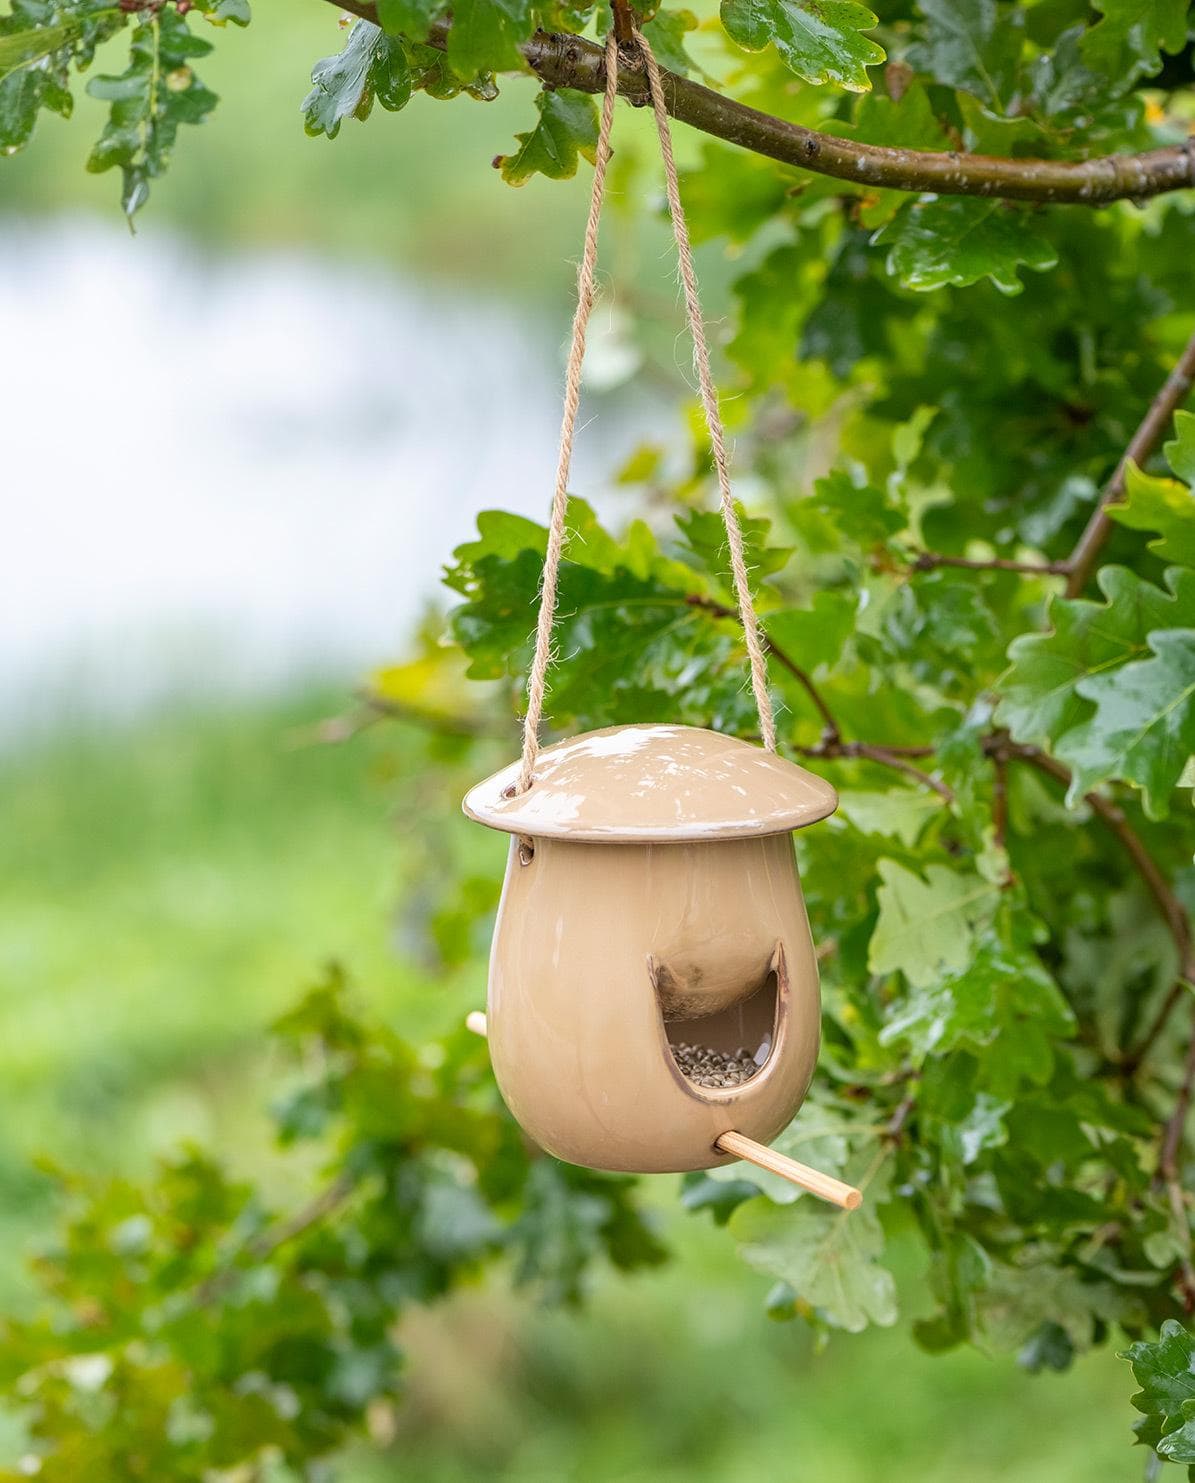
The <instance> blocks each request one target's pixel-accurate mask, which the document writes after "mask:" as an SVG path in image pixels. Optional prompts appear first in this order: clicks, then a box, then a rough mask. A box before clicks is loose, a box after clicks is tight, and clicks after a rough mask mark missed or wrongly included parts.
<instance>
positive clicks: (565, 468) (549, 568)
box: [516, 30, 776, 793]
mask: <svg viewBox="0 0 1195 1483" xmlns="http://www.w3.org/2000/svg"><path fill="white" fill-rule="evenodd" d="M634 36H635V41H636V43H637V44H638V46H639V49H640V51H641V53H642V55H643V62H644V66H645V67H646V69H647V78H648V86H649V91H650V94H651V102H652V111H653V112H654V114H655V119H656V131H657V133H658V134H659V136H660V153H661V155H662V156H663V160H664V180H665V186H666V190H667V196H668V210H669V213H670V215H671V217H672V230H673V235H674V237H675V238H676V253H677V259H678V262H679V265H680V279H681V285H682V287H683V289H684V296H685V313H686V316H687V318H688V322H689V332H690V334H691V336H692V339H693V368H694V370H695V372H696V374H697V382H698V386H699V387H700V392H701V404H702V407H703V408H704V411H705V421H706V426H707V427H708V428H709V435H710V447H711V449H712V451H713V457H714V468H715V470H716V472H717V475H718V491H719V497H720V505H721V512H722V523H723V525H724V526H725V529H726V541H727V545H728V547H729V549H730V565H731V570H732V572H733V575H734V589H735V595H736V597H737V599H738V608H739V619H740V621H741V623H742V626H743V635H744V637H745V639H746V643H747V654H748V657H749V659H750V662H751V689H752V691H753V693H754V696H755V706H756V709H757V711H758V712H759V728H760V733H761V735H762V737H763V744H764V746H765V747H766V748H767V749H768V751H769V752H774V751H775V750H776V723H775V720H774V718H773V716H772V701H771V697H770V696H769V695H768V680H767V659H766V657H765V653H764V645H763V640H762V638H761V636H760V632H759V621H758V619H757V618H756V616H755V605H754V603H753V602H752V600H751V585H750V581H749V579H748V575H747V560H746V555H745V553H744V551H743V532H742V528H741V526H740V524H739V517H738V511H737V510H736V509H735V507H734V497H733V495H732V494H731V490H730V472H729V467H728V460H727V454H726V437H725V433H724V431H723V427H722V415H721V412H720V411H719V408H718V392H717V389H716V387H715V386H714V380H713V375H712V372H711V370H710V354H709V346H708V344H707V342H706V337H705V321H704V319H703V318H702V313H701V298H700V295H699V293H698V288H697V272H696V269H695V268H694V266H693V249H692V246H691V244H690V241H689V229H688V224H687V223H686V221H685V212H684V207H683V206H682V204H681V199H680V182H679V180H678V179H677V172H676V160H675V157H674V156H673V152H672V134H671V131H670V129H669V126H668V111H667V108H666V107H665V105H664V86H663V80H662V78H661V76H660V68H659V64H658V63H657V62H656V59H655V55H654V54H653V52H652V49H651V47H650V46H649V44H648V42H647V40H646V38H645V37H644V35H643V33H642V32H641V31H639V30H636V31H635V33H634ZM605 67H606V88H605V93H604V95H603V98H602V116H601V123H600V125H599V128H598V142H597V157H596V159H595V162H594V172H593V190H592V193H591V195H590V199H589V218H588V220H587V222H586V225H585V246H584V250H583V252H582V254H581V263H580V266H579V268H578V269H577V308H576V311H575V313H574V315H573V332H572V344H571V346H570V348H569V356H568V365H567V368H566V370H565V376H564V414H563V417H562V420H561V426H560V449H559V454H558V457H557V464H556V489H555V493H554V494H553V496H552V514H551V519H550V521H549V524H548V549H547V552H546V554H545V556H544V575H543V583H542V586H541V589H540V605H539V617H538V619H537V621H536V628H535V658H534V660H533V661H532V665H531V674H530V676H529V678H528V682H527V714H526V716H525V718H524V721H523V760H522V766H521V768H520V771H519V780H518V783H517V784H516V792H519V793H523V792H526V790H527V789H528V788H530V787H531V784H532V782H533V781H534V779H535V763H536V758H537V757H538V755H539V728H540V722H541V721H542V719H543V710H544V694H545V690H546V686H547V675H548V668H549V666H550V665H551V662H552V626H553V623H554V621H555V618H556V598H557V591H558V587H559V579H560V562H561V558H562V556H563V552H564V538H565V515H566V513H567V509H568V479H569V469H570V467H571V464H572V457H573V439H574V436H575V434H576V427H577V411H578V408H579V406H580V402H581V367H582V363H583V362H584V359H585V335H586V331H587V329H588V327H589V317H590V314H591V313H592V311H593V303H594V297H595V287H594V280H595V270H596V267H597V249H598V225H599V223H600V221H601V214H602V200H603V197H604V195H605V189H606V167H607V166H608V165H609V163H610V134H611V130H612V128H613V125H614V100H615V98H616V97H617V94H618V44H617V42H616V40H615V37H614V32H613V30H611V31H610V32H609V33H608V34H607V36H606V58H605Z"/></svg>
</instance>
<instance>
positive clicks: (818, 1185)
mask: <svg viewBox="0 0 1195 1483" xmlns="http://www.w3.org/2000/svg"><path fill="white" fill-rule="evenodd" d="M714 1147H715V1148H716V1149H717V1150H718V1152H719V1153H730V1154H733V1155H734V1156H735V1158H736V1159H746V1161H747V1162H748V1163H749V1164H755V1165H756V1166H757V1167H758V1168H760V1169H766V1170H767V1171H768V1173H769V1174H779V1176H780V1178H781V1179H787V1180H788V1182H789V1183H790V1184H795V1185H796V1186H797V1188H798V1189H803V1190H806V1191H808V1193H809V1194H811V1195H816V1196H817V1197H818V1199H819V1200H829V1202H830V1204H831V1205H838V1206H840V1207H841V1208H842V1209H843V1210H858V1208H859V1206H860V1205H861V1204H862V1203H863V1194H862V1192H861V1191H860V1190H857V1189H855V1187H854V1185H850V1184H843V1182H842V1180H841V1179H835V1178H833V1177H832V1176H831V1175H829V1174H822V1173H821V1172H820V1171H819V1170H817V1169H811V1168H810V1167H809V1165H808V1164H798V1163H797V1161H796V1159H790V1158H788V1157H787V1155H785V1154H782V1153H777V1152H776V1150H775V1149H774V1148H769V1147H768V1146H767V1145H766V1144H765V1143H756V1141H755V1139H754V1138H745V1137H744V1136H743V1135H742V1133H723V1134H722V1136H721V1138H719V1139H718V1140H717V1142H716V1143H715V1144H714Z"/></svg>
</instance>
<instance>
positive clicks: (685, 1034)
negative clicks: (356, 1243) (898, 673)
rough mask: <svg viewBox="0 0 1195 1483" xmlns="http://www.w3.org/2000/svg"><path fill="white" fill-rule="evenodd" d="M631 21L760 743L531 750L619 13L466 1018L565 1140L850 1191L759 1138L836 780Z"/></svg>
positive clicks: (790, 1088) (469, 806)
mask: <svg viewBox="0 0 1195 1483" xmlns="http://www.w3.org/2000/svg"><path fill="white" fill-rule="evenodd" d="M633 39H634V41H635V43H636V45H637V46H638V47H639V49H640V51H641V54H642V59H643V63H644V65H645V68H646V72H647V79H648V85H649V91H650V95H651V100H652V107H653V112H654V114H655V119H656V126H657V129H658V131H659V135H660V147H661V153H662V156H663V159H664V166H665V179H666V183H667V187H668V203H669V212H670V215H671V218H672V224H673V230H674V233H675V235H676V243H677V252H678V256H679V259H680V268H681V274H680V276H681V282H682V284H683V286H684V292H685V306H686V312H687V315H688V320H689V327H690V329H691V331H692V335H693V347H694V366H695V369H696V371H697V379H698V382H699V384H700V389H701V401H702V406H703V408H704V410H705V416H706V422H707V425H708V427H709V433H710V449H711V453H712V455H713V465H714V469H715V472H716V473H717V477H718V489H719V494H720V507H721V513H722V519H723V523H724V525H725V529H726V541H727V550H728V552H729V555H730V566H731V571H732V574H733V578H734V588H735V596H736V599H737V603H738V617H739V620H740V622H741V624H742V630H743V638H744V641H745V644H746V649H747V656H748V658H749V660H750V666H751V689H752V693H753V694H754V697H755V703H756V708H757V710H758V712H759V724H760V735H761V738H762V740H763V746H762V747H759V746H756V745H754V744H753V743H750V742H747V741H744V740H741V739H739V738H737V737H730V736H723V735H721V734H719V733H718V732H714V731H705V730H702V729H700V728H697V727H692V726H668V725H648V726H620V727H612V728H609V729H607V730H604V731H592V732H589V733H587V734H585V735H583V736H578V737H574V738H573V739H571V740H569V741H563V742H560V743H559V744H557V745H556V746H553V747H549V748H547V749H546V750H544V751H543V752H541V751H540V750H539V725H540V720H541V718H542V714H543V705H544V696H545V692H546V677H547V671H548V666H549V663H550V661H551V657H552V623H553V617H554V613H555V605H556V592H557V581H558V578H559V575H560V568H561V562H562V559H563V556H564V549H565V543H566V529H567V525H566V516H567V507H568V479H569V464H570V458H571V453H572V446H573V436H574V433H575V431H576V417H577V406H578V401H579V396H580V373H581V362H582V358H583V355H584V349H585V330H586V325H587V323H588V320H589V315H590V312H591V310H592V308H593V301H594V281H595V280H594V268H595V261H596V256H597V229H598V221H599V218H600V214H601V204H602V191H603V186H604V181H605V174H606V166H607V164H608V163H609V159H610V129H611V126H612V123H613V118H614V103H615V99H616V96H617V90H618V73H619V60H620V54H619V49H618V45H617V43H616V39H615V33H614V31H613V30H612V31H610V32H609V34H608V36H607V41H606V88H605V97H604V99H603V104H602V117H601V126H600V129H599V133H598V143H597V150H596V165H595V170H594V180H593V195H592V199H591V203H590V211H589V222H588V227H587V230H586V237H585V247H584V252H583V255H582V259H581V264H580V268H579V271H578V303H577V309H576V314H575V317H574V320H573V339H572V347H571V351H570V354H569V359H568V372H567V379H566V387H565V398H564V418H563V422H562V426H561V435H560V457H559V462H558V465H557V471H556V489H555V493H554V496H553V501H552V517H551V522H550V524H549V528H548V541H547V551H546V555H545V559H544V573H543V587H542V595H541V601H540V610H539V616H538V620H537V624H536V636H535V658H534V661H533V663H532V667H531V673H530V678H529V681H528V686H527V714H526V717H525V720H524V726H523V756H522V760H521V762H519V763H515V764H513V765H512V766H510V767H508V768H506V769H505V770H504V771H502V772H499V773H497V774H496V775H495V776H494V777H491V778H489V779H488V780H487V781H486V782H484V783H479V784H478V785H477V787H475V788H474V789H473V790H472V791H471V792H470V793H469V795H468V797H467V798H466V799H465V812H466V813H467V814H469V815H470V817H472V818H474V819H477V820H478V821H479V822H480V823H482V824H488V825H489V826H490V827H491V828H493V829H502V830H505V831H506V832H507V833H509V834H511V835H513V836H514V837H513V839H512V840H511V848H510V857H509V863H508V864H507V868H506V883H505V885H504V887H503V891H502V901H501V905H500V906H499V909H498V922H497V927H496V929H495V933H494V945H493V950H492V953H491V957H490V982H489V1005H488V1009H487V1012H486V1014H485V1015H484V1016H483V1015H481V1014H476V1015H471V1016H470V1017H469V1019H470V1024H471V1025H472V1026H473V1028H475V1029H477V1030H479V1031H480V1032H481V1033H483V1034H486V1035H487V1036H488V1039H489V1042H490V1049H491V1055H492V1057H493V1063H494V1072H495V1074H496V1076H497V1079H498V1085H499V1087H500V1088H501V1090H502V1094H503V1096H504V1097H505V1098H506V1101H507V1104H508V1106H509V1107H510V1110H511V1111H512V1112H513V1113H514V1115H515V1117H516V1118H517V1119H518V1121H519V1122H520V1123H521V1124H522V1126H523V1127H524V1129H525V1130H526V1131H527V1132H528V1134H530V1136H531V1137H532V1138H534V1139H535V1140H536V1141H537V1142H538V1143H540V1144H541V1145H542V1146H543V1147H544V1148H546V1149H547V1150H548V1151H549V1152H550V1153H553V1154H555V1155H557V1157H559V1158H562V1159H568V1160H570V1161H571V1162H573V1163H577V1164H587V1165H589V1166H591V1167H593V1168H597V1169H618V1170H626V1171H631V1172H643V1173H653V1172H664V1171H668V1170H681V1169H708V1168H711V1167H713V1166H714V1165H717V1164H724V1163H726V1162H728V1161H729V1160H730V1159H732V1158H744V1159H749V1160H751V1161H753V1162H754V1163H756V1164H760V1165H762V1166H763V1167H764V1168H767V1169H770V1170H772V1172H774V1173H777V1174H780V1175H783V1176H784V1177H785V1178H787V1179H790V1180H792V1181H793V1183H795V1184H798V1185H800V1186H801V1187H802V1188H804V1189H807V1190H810V1191H812V1192H813V1193H815V1194H818V1195H820V1196H821V1197H822V1198H824V1199H827V1200H831V1201H833V1202H835V1203H836V1204H838V1205H841V1206H843V1207H845V1208H847V1209H852V1208H854V1206H856V1205H858V1203H859V1201H860V1198H861V1197H860V1194H859V1191H858V1190H855V1189H852V1188H851V1187H850V1186H849V1185H845V1184H843V1183H841V1181H839V1180H837V1179H833V1178H831V1177H830V1176H828V1175H826V1174H821V1173H819V1172H818V1171H816V1170H814V1169H810V1168H807V1167H806V1166H805V1165H803V1164H798V1163H797V1162H796V1161H795V1160H793V1159H789V1158H786V1157H784V1156H783V1155H781V1154H778V1153H775V1152H774V1151H773V1150H771V1149H769V1148H768V1147H767V1146H766V1143H767V1140H768V1139H770V1138H774V1137H775V1136H776V1134H777V1133H779V1131H780V1130H781V1129H782V1128H783V1127H784V1126H785V1125H786V1124H787V1123H788V1121H789V1119H790V1118H791V1117H792V1115H793V1113H794V1112H796V1110H797V1108H798V1107H799V1106H800V1105H801V1102H802V1100H803V1098H804V1096H805V1093H806V1090H807V1089H808V1086H809V1080H810V1077H811V1076H812V1075H813V1067H814V1062H815V1061H816V1059H817V1047H818V1035H819V1020H820V1006H819V997H818V979H817V958H816V954H815V953H814V949H813V942H812V939H811V937H810V932H809V922H808V919H807V917H806V914H805V903H804V901H803V899H802V896H801V883H800V880H799V878H798V875H797V866H796V860H795V858H794V855H793V846H792V838H791V835H792V831H793V830H794V829H800V828H803V827H804V826H805V825H806V824H813V823H815V822H816V821H817V820H818V819H824V818H825V817H826V815H827V814H829V813H832V812H833V810H834V808H835V806H836V803H837V797H836V795H835V792H834V789H833V788H832V787H831V786H830V785H829V784H828V783H826V782H824V781H823V780H822V779H821V778H818V777H815V776H814V775H813V774H812V773H809V772H806V771H805V769H804V768H802V767H798V766H796V764H795V763H792V762H788V761H785V760H784V759H783V758H781V757H778V756H777V755H776V727H775V723H774V720H773V716H772V704H771V699H770V697H769V694H768V681H767V664H766V657H765V653H764V641H763V639H762V637H761V635H760V633H759V627H758V623H757V621H756V617H755V608H754V603H753V599H752V595H751V586H750V581H749V577H748V564H747V557H746V554H745V552H744V548H743V536H742V530H741V528H740V525H739V519H738V514H737V512H736V510H735V506H734V500H733V498H732V496H731V489H730V475H729V471H728V464H727V455H726V439H725V435H724V431H723V427H722V421H721V415H720V413H719V410H718V396H717V392H716V390H715V388H714V385H713V381H712V379H711V375H710V358H709V351H708V348H707V345H706V339H705V330H704V325H703V321H702V316H701V305H700V303H699V301H698V295H697V280H696V276H695V274H694V271H693V262H692V256H691V252H690V248H689V239H688V233H687V228H686V227H685V219H684V209H683V206H682V204H681V200H680V194H679V187H678V184H677V178H676V170H675V165H674V162H673V154H672V146H671V141H670V137H669V132H668V113H667V108H666V106H665V99H664V95H663V87H662V83H661V80H660V72H659V68H658V67H657V65H656V62H655V58H654V57H653V56H652V53H651V48H650V46H649V45H648V44H647V42H646V41H645V39H644V37H643V36H642V34H641V33H640V32H639V31H638V30H637V29H636V30H634V31H633ZM715 606H718V605H715ZM722 611H723V615H725V613H726V610H725V609H723V610H722Z"/></svg>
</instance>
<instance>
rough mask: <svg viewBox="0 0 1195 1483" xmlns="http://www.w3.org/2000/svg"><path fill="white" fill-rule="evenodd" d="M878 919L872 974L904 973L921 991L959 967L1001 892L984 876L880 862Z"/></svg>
mask: <svg viewBox="0 0 1195 1483" xmlns="http://www.w3.org/2000/svg"><path fill="white" fill-rule="evenodd" d="M878 870H879V876H880V881H881V884H880V888H879V892H878V901H879V907H880V914H879V919H878V920H877V922H876V926H875V931H874V932H873V933H872V937H871V946H870V948H869V950H868V967H869V968H870V970H871V972H872V973H881V974H883V973H903V974H904V976H905V978H906V979H907V980H908V981H909V983H910V984H913V985H915V986H918V987H923V986H925V985H927V984H930V983H932V982H933V981H934V980H935V979H936V978H937V977H938V975H939V974H940V973H942V972H943V971H949V970H956V971H957V970H958V969H961V968H962V967H963V966H964V965H965V964H966V962H967V960H968V957H969V955H970V952H971V948H972V944H973V942H974V937H975V924H976V922H977V921H978V919H979V918H980V917H981V916H983V915H984V913H985V912H986V911H988V910H990V908H991V907H992V905H993V904H994V901H995V898H996V896H997V894H998V891H997V888H996V887H995V886H993V885H992V884H991V882H989V881H986V880H984V879H983V878H982V877H981V876H978V875H973V874H971V873H969V872H966V871H956V870H952V869H951V868H950V867H949V866H947V865H927V866H926V868H925V873H924V875H918V874H917V873H916V872H914V871H912V870H909V869H908V868H907V867H906V866H904V865H901V864H899V863H898V862H897V861H896V860H881V861H880V862H879V866H878Z"/></svg>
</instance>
